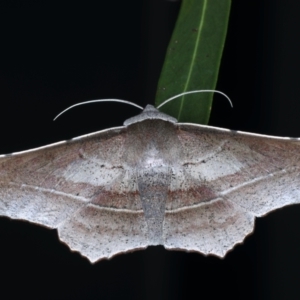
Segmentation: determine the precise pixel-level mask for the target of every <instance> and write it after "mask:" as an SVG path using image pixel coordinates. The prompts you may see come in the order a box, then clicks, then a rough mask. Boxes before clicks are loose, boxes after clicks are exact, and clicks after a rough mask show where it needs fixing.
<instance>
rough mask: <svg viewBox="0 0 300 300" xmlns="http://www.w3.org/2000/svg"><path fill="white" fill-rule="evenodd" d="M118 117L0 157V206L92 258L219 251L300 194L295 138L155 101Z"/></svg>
mask: <svg viewBox="0 0 300 300" xmlns="http://www.w3.org/2000/svg"><path fill="white" fill-rule="evenodd" d="M124 125H125V126H123V127H118V128H112V129H108V130H103V131H100V132H98V133H94V134H89V135H86V136H83V137H79V138H75V139H72V140H70V141H67V142H60V143H57V144H53V145H49V146H46V147H41V148H38V149H33V150H29V151H24V152H20V153H16V154H11V155H3V156H0V215H2V216H7V217H10V218H13V219H22V220H27V221H30V222H33V223H37V224H40V225H44V226H47V227H49V228H56V229H57V230H58V234H59V238H60V239H61V240H62V241H63V242H65V243H66V244H67V245H68V246H69V247H70V248H71V249H72V250H75V251H78V252H80V253H81V254H82V255H83V256H86V257H87V258H88V259H89V260H90V261H91V262H95V261H98V260H100V259H103V258H110V257H112V256H114V255H116V254H118V253H123V252H127V251H132V250H136V249H142V248H146V247H147V246H148V245H163V246H165V248H167V249H179V250H186V251H197V252H201V253H203V254H213V255H217V256H220V257H223V256H224V255H225V254H226V253H227V252H228V251H229V250H230V249H232V248H233V247H234V245H235V244H237V243H240V242H242V241H243V240H244V238H245V237H246V236H247V235H248V234H249V233H251V232H252V231H253V227H254V220H255V217H259V216H263V215H265V214H267V213H268V212H270V211H272V210H274V209H277V208H280V207H282V206H285V205H289V204H295V203H299V202H300V189H299V188H300V163H299V159H298V153H299V149H300V142H299V140H298V139H289V138H276V137H270V136H262V135H255V134H249V133H242V132H234V131H230V130H226V129H221V128H213V127H209V126H201V125H196V124H180V123H177V122H176V120H175V119H174V118H172V117H170V116H168V115H165V114H163V113H160V112H159V111H158V110H156V109H155V108H154V107H152V106H147V107H146V108H145V109H144V111H143V112H142V113H141V114H140V115H138V116H135V117H133V118H131V119H128V120H126V121H125V122H124Z"/></svg>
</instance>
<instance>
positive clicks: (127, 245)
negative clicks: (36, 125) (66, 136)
mask: <svg viewBox="0 0 300 300" xmlns="http://www.w3.org/2000/svg"><path fill="white" fill-rule="evenodd" d="M125 140H126V128H125V127H120V128H113V129H108V130H104V131H102V132H99V133H96V134H90V135H86V136H83V137H80V138H76V139H73V140H70V141H67V142H60V143H57V144H54V145H49V146H46V147H41V148H38V149H34V150H30V151H25V152H23V153H22V152H21V153H17V154H11V155H4V156H2V157H1V158H0V215H3V216H8V217H10V218H13V219H21V220H27V221H30V222H33V223H37V224H41V225H44V226H46V227H49V228H57V229H58V233H59V237H60V239H61V240H62V241H63V242H65V243H66V244H67V245H69V247H70V248H71V249H72V250H76V251H79V252H80V253H81V254H83V255H84V256H86V257H88V258H89V260H90V261H92V262H94V261H96V260H98V259H99V258H103V257H106V258H109V257H111V256H113V255H115V254H117V253H120V252H124V251H128V250H131V249H133V248H134V249H135V248H136V249H139V248H145V247H146V246H147V245H148V243H147V233H146V224H145V220H144V216H143V211H142V207H141V205H140V201H139V200H138V197H139V196H138V192H137V188H136V184H135V183H134V179H133V178H131V177H132V172H130V170H128V169H126V167H125V166H124V163H123V162H122V157H123V154H124V151H126V149H124V142H125Z"/></svg>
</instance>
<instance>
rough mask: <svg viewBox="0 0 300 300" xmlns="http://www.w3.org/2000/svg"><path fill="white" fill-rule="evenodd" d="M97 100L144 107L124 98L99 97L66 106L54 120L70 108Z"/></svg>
mask: <svg viewBox="0 0 300 300" xmlns="http://www.w3.org/2000/svg"><path fill="white" fill-rule="evenodd" d="M96 102H120V103H126V104H130V105H132V106H135V107H137V108H139V109H141V110H143V108H142V107H141V106H139V105H137V104H135V103H133V102H130V101H127V100H122V99H97V100H91V101H85V102H80V103H76V104H74V105H72V106H69V107H68V108H66V109H65V110H63V111H62V112H60V113H59V114H58V115H57V116H56V117H55V118H54V119H53V121H55V120H56V119H57V118H58V117H59V116H61V115H62V114H63V113H65V112H66V111H68V110H69V109H71V108H73V107H75V106H79V105H83V104H89V103H96Z"/></svg>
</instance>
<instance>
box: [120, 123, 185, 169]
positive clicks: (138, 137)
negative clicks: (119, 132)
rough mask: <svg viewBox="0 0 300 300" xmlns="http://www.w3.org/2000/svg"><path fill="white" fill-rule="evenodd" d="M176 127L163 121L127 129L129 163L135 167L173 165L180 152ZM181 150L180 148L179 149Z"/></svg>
mask: <svg viewBox="0 0 300 300" xmlns="http://www.w3.org/2000/svg"><path fill="white" fill-rule="evenodd" d="M178 146H179V140H178V138H177V135H176V125H175V124H174V123H170V122H168V121H164V120H161V119H155V120H144V121H141V122H137V123H133V124H131V125H129V126H128V127H127V139H126V145H125V148H126V149H128V151H126V154H125V155H126V156H127V160H126V161H127V162H128V163H129V164H130V165H131V166H132V167H135V166H137V165H141V166H143V167H146V166H151V165H153V166H154V165H158V164H165V163H168V164H169V163H171V161H172V160H173V159H175V157H174V156H176V153H177V152H178V151H179V149H178ZM179 148H180V147H179Z"/></svg>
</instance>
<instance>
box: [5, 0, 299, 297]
mask: <svg viewBox="0 0 300 300" xmlns="http://www.w3.org/2000/svg"><path fill="white" fill-rule="evenodd" d="M179 6H180V2H167V1H164V0H135V1H134V0H131V1H124V0H115V1H105V2H104V1H81V2H80V1H40V0H27V1H21V0H20V1H16V0H9V1H2V2H1V4H0V25H1V26H0V38H1V43H0V45H1V47H0V49H1V50H0V51H1V52H0V54H1V55H0V99H1V100H0V101H1V106H0V128H1V131H0V133H1V142H0V153H9V152H13V151H19V150H26V149H29V148H33V147H37V146H42V145H45V144H49V143H53V142H56V141H60V140H65V139H68V138H71V137H74V136H78V135H82V134H85V133H89V132H93V131H97V130H100V129H104V128H109V127H112V126H119V125H122V122H123V121H124V120H125V119H126V118H128V117H130V116H132V115H134V114H136V113H138V110H137V109H135V108H133V107H129V106H128V107H127V106H125V105H122V104H116V103H108V104H93V105H87V106H82V107H79V108H76V109H74V110H72V111H70V112H68V113H66V114H65V115H64V116H63V117H61V118H60V119H59V120H58V121H56V122H52V119H53V117H54V116H55V115H56V114H57V113H59V112H60V111H61V110H63V109H65V108H66V107H67V106H69V105H72V104H74V103H77V102H82V101H85V100H91V99H98V98H120V99H127V100H130V101H132V102H135V103H139V104H140V105H142V106H145V104H147V103H153V101H154V96H155V88H156V84H157V80H158V77H159V73H160V68H161V66H162V63H163V59H164V53H165V50H166V46H167V44H168V41H169V38H170V35H171V33H172V29H173V26H174V22H175V20H176V15H177V12H178V10H179ZM299 14H300V3H299V1H294V0H286V1H279V0H272V1H271V0H264V1H262V0H260V1H259V0H243V1H238V0H233V4H232V11H231V17H230V23H229V30H228V36H227V41H226V45H225V49H224V55H223V59H222V64H221V69H220V76H219V81H218V86H217V88H218V89H219V90H222V91H223V92H225V93H226V94H227V95H229V96H230V98H231V99H232V101H233V103H234V108H233V109H231V108H230V107H229V105H228V103H227V101H226V100H224V99H222V98H221V97H219V96H216V98H215V99H216V100H215V101H214V106H213V110H212V116H211V121H210V124H211V125H215V126H220V127H227V128H231V129H238V130H244V131H250V132H256V133H264V134H272V135H278V136H300V119H299V117H298V116H299V113H300V105H299V103H300V101H299V96H300V84H299V78H300V75H299V66H300V58H299V57H300V56H299V53H300V49H299V48H300V45H299V33H300V19H299ZM299 257H300V207H298V206H290V207H287V208H284V209H282V210H279V211H276V212H274V213H271V214H270V215H268V216H267V217H265V218H261V219H258V220H257V221H256V227H255V232H254V234H253V235H251V236H249V237H247V239H246V240H245V242H244V243H243V244H242V245H239V246H237V247H235V248H234V250H233V251H231V252H230V253H228V255H227V256H226V258H225V259H218V258H215V257H204V256H203V255H201V254H196V253H185V252H175V251H174V252H171V251H166V250H164V248H163V247H149V248H148V249H147V250H144V251H136V252H133V253H130V254H125V255H119V256H116V257H114V258H113V259H111V260H109V261H101V262H98V263H96V264H95V265H91V264H90V263H89V262H88V261H87V260H86V259H85V258H83V257H81V256H80V255H79V254H78V253H72V252H71V251H70V250H69V248H68V247H67V246H65V245H63V244H62V243H60V242H59V241H58V238H57V233H56V231H55V230H48V229H45V228H43V227H40V226H36V225H32V224H29V223H27V222H21V221H12V220H9V219H7V218H0V270H1V275H2V278H1V298H3V299H19V298H28V299H207V298H214V297H222V298H226V297H228V299H299V294H300V285H299V282H300V259H299Z"/></svg>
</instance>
